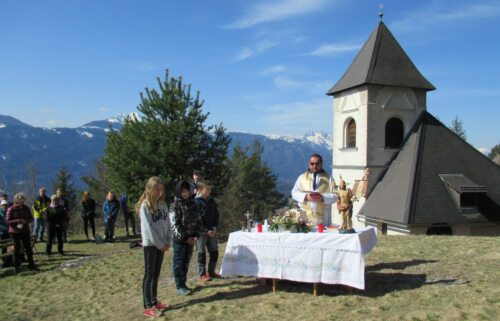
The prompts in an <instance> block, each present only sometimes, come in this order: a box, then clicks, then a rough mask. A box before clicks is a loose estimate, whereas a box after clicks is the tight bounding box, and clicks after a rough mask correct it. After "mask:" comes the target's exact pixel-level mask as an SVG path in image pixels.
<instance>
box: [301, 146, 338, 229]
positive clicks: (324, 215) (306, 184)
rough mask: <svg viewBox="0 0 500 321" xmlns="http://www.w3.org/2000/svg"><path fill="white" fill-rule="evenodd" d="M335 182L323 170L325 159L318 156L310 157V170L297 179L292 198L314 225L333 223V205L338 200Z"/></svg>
mask: <svg viewBox="0 0 500 321" xmlns="http://www.w3.org/2000/svg"><path fill="white" fill-rule="evenodd" d="M334 186H335V182H333V181H332V179H331V177H330V175H328V173H327V172H325V170H324V169H323V158H322V157H321V156H320V155H318V154H313V155H311V156H310V157H309V169H308V170H307V171H306V172H305V173H304V174H302V175H300V176H299V178H297V181H296V182H295V185H294V187H293V189H292V197H293V199H294V200H295V201H297V202H298V203H299V206H300V208H301V209H302V210H304V211H305V212H306V214H307V218H308V219H309V220H310V221H311V222H312V223H313V225H318V224H320V223H321V224H323V225H324V226H328V225H330V223H331V204H333V203H335V201H336V200H337V195H336V194H334V193H332V190H333V187H334Z"/></svg>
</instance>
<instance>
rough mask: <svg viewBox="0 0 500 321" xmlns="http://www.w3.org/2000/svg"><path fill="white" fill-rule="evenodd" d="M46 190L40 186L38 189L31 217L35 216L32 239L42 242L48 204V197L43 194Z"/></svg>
mask: <svg viewBox="0 0 500 321" xmlns="http://www.w3.org/2000/svg"><path fill="white" fill-rule="evenodd" d="M46 191H47V190H46V188H45V187H41V188H40V189H39V190H38V196H37V198H36V199H35V201H34V202H33V217H34V218H35V222H34V223H33V240H36V241H37V242H43V234H44V232H45V214H46V212H47V207H49V204H50V198H49V197H48V196H47V195H45V193H46Z"/></svg>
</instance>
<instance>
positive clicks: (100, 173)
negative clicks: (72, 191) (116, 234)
mask: <svg viewBox="0 0 500 321" xmlns="http://www.w3.org/2000/svg"><path fill="white" fill-rule="evenodd" d="M81 179H82V181H83V182H85V183H86V184H87V187H88V188H87V191H88V192H89V193H90V196H91V197H92V198H93V199H94V200H95V201H96V204H97V206H96V211H98V212H99V211H100V209H101V205H102V204H103V203H104V200H105V199H106V195H107V194H108V192H109V191H111V190H112V187H111V183H110V182H109V180H108V169H107V167H106V165H104V163H103V162H102V161H101V160H99V161H96V162H95V173H94V174H93V175H88V176H82V177H81Z"/></svg>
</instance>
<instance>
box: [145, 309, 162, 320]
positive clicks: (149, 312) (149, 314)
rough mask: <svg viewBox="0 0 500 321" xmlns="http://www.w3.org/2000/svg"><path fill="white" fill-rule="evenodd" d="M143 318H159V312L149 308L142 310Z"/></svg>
mask: <svg viewBox="0 0 500 321" xmlns="http://www.w3.org/2000/svg"><path fill="white" fill-rule="evenodd" d="M143 314H144V316H145V317H151V318H156V317H159V316H160V311H158V310H157V309H156V308H150V309H146V310H144V313H143Z"/></svg>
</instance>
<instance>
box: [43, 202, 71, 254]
mask: <svg viewBox="0 0 500 321" xmlns="http://www.w3.org/2000/svg"><path fill="white" fill-rule="evenodd" d="M65 220H66V214H65V210H64V207H63V206H62V205H60V204H59V199H58V197H57V195H52V196H51V197H50V205H49V207H48V208H47V227H48V229H49V231H48V232H49V233H48V234H49V236H48V240H47V247H46V249H45V254H47V255H49V256H50V255H51V254H52V244H53V243H54V238H57V252H59V254H60V255H64V251H63V248H64V242H63V228H64V222H65Z"/></svg>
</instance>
